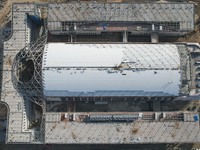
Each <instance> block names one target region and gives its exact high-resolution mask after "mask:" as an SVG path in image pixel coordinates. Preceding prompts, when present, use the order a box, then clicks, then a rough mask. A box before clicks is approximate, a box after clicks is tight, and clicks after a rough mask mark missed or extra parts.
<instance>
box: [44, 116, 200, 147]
mask: <svg viewBox="0 0 200 150" xmlns="http://www.w3.org/2000/svg"><path fill="white" fill-rule="evenodd" d="M130 114H131V113H129V115H130ZM155 114H156V115H155ZM68 115H70V114H62V113H46V116H45V117H46V121H45V142H46V143H59V144H62V143H70V144H73V143H79V144H85V143H94V144H95V143H98V144H102V143H103V144H119V143H124V144H131V143H132V144H133V143H170V142H173V143H174V142H177V143H193V142H197V141H200V128H199V122H198V121H197V122H195V121H194V116H195V115H197V114H195V113H185V114H184V115H183V114H182V117H181V115H180V112H179V113H177V112H176V113H175V112H173V113H164V115H163V113H160V112H157V113H147V112H146V113H132V115H134V116H136V115H138V117H139V118H138V119H137V120H135V121H133V122H122V123H120V122H95V123H94V122H81V121H80V118H84V117H83V116H84V115H85V116H86V117H87V116H88V115H93V116H94V115H96V116H101V115H102V114H100V113H99V114H98V113H96V114H88V113H85V114H84V113H82V114H81V113H80V114H79V113H75V114H74V116H73V121H68V120H67V118H69V116H68ZM104 115H105V114H104ZM115 115H116V114H113V116H115ZM118 116H119V115H118ZM155 116H156V117H157V119H155V118H156V117H155ZM197 116H198V115H197ZM62 117H64V118H66V119H61V118H62Z"/></svg>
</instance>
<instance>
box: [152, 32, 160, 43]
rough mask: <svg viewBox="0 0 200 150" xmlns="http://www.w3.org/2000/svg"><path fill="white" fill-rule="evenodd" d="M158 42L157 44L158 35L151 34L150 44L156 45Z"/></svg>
mask: <svg viewBox="0 0 200 150" xmlns="http://www.w3.org/2000/svg"><path fill="white" fill-rule="evenodd" d="M158 42H159V37H158V33H156V32H153V33H151V43H158Z"/></svg>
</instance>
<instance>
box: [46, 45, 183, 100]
mask: <svg viewBox="0 0 200 150" xmlns="http://www.w3.org/2000/svg"><path fill="white" fill-rule="evenodd" d="M101 52H102V53H101ZM107 52H108V53H107ZM179 65H180V58H179V54H178V48H177V46H176V45H167V44H156V45H155V44H127V45H122V44H121V45H120V44H96V45H94V44H84V45H80V44H63V43H57V44H55V43H50V44H48V45H46V47H45V54H44V56H43V81H44V82H43V86H44V94H45V96H77V97H79V96H169V95H178V94H179V85H180V84H181V82H180V79H181V75H180V70H179ZM138 90H139V91H138Z"/></svg>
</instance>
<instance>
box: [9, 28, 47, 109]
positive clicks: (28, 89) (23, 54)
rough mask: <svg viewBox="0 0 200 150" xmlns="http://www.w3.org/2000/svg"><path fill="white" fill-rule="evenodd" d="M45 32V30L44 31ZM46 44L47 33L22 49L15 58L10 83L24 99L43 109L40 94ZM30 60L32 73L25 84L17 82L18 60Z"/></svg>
mask: <svg viewBox="0 0 200 150" xmlns="http://www.w3.org/2000/svg"><path fill="white" fill-rule="evenodd" d="M44 30H45V29H44ZM46 42H47V32H46V30H45V31H44V34H43V35H42V36H41V37H40V38H38V40H37V41H36V42H35V43H34V44H33V45H31V46H30V47H29V48H27V47H25V48H23V49H22V50H21V51H20V52H19V53H18V54H17V55H16V56H15V59H14V62H13V65H12V81H13V85H14V87H15V89H16V90H18V91H19V92H20V93H21V94H22V96H23V97H24V98H25V99H29V100H31V101H32V102H34V103H36V104H38V105H40V106H42V108H44V107H45V101H44V96H43V92H42V89H43V88H42V78H41V77H42V57H43V50H44V46H45V43H46ZM22 59H30V60H32V61H33V63H34V73H33V76H32V77H31V79H30V80H29V81H27V82H22V81H20V80H19V67H20V60H22Z"/></svg>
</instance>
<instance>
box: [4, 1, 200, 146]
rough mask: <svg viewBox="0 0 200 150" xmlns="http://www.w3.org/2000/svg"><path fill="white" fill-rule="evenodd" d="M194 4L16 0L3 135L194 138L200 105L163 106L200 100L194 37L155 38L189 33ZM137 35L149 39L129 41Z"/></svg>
mask: <svg viewBox="0 0 200 150" xmlns="http://www.w3.org/2000/svg"><path fill="white" fill-rule="evenodd" d="M194 11H195V4H193V3H149V4H148V3H97V2H69V3H63V4H62V3H59V4H55V3H51V4H37V3H34V4H30V3H28V4H25V3H22V4H13V7H12V20H11V31H12V34H11V35H10V37H9V38H7V39H5V41H4V46H3V54H2V89H1V101H2V102H3V103H5V104H6V106H7V107H8V110H9V111H8V120H7V130H6V139H5V142H6V143H27V144H33V143H37V144H41V143H56V144H64V143H65V144H75V143H76V144H119V143H120V144H122V143H124V144H136V143H177V142H178V143H194V142H200V127H199V115H198V112H189V111H181V109H179V110H176V111H170V110H168V111H163V109H160V105H161V104H160V103H161V102H163V103H164V102H167V103H169V104H171V105H173V103H174V102H176V103H179V102H180V104H181V103H182V102H183V101H184V102H187V101H192V100H199V94H200V93H199V92H200V83H199V81H200V72H199V70H200V45H199V44H197V43H159V36H166V37H168V36H180V35H184V34H186V33H188V32H191V31H193V30H194V15H195V14H194ZM138 35H140V36H149V38H150V39H151V40H150V41H151V43H133V42H131V40H130V39H131V38H132V37H134V36H138ZM136 103H137V104H138V105H139V104H142V103H144V105H145V107H146V103H148V104H149V103H151V104H152V106H148V107H151V109H145V110H146V111H142V110H144V109H141V108H137V109H136V106H135V104H136ZM119 104H120V105H119ZM177 107H178V106H177ZM150 110H151V111H150Z"/></svg>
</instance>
